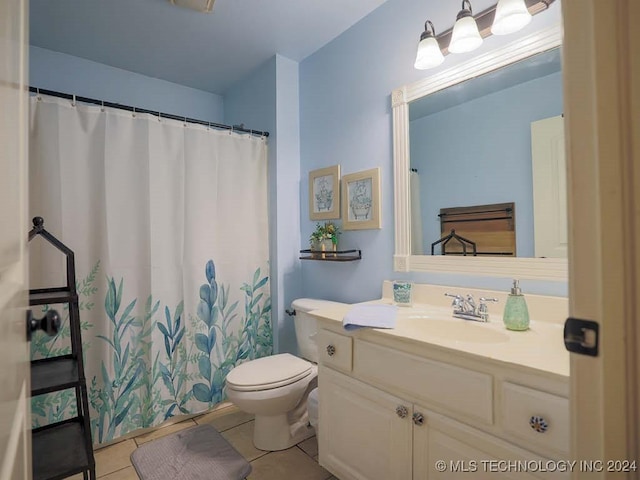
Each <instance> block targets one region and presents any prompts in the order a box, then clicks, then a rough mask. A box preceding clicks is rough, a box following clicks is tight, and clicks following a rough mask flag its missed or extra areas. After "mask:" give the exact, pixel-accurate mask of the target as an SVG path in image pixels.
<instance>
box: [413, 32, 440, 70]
mask: <svg viewBox="0 0 640 480" xmlns="http://www.w3.org/2000/svg"><path fill="white" fill-rule="evenodd" d="M442 62H444V55H442V51H441V50H440V45H439V44H438V41H437V40H436V30H435V28H434V27H433V23H431V22H430V21H429V20H427V21H426V22H424V32H422V35H420V43H418V53H417V54H416V62H415V63H414V65H413V66H414V67H415V68H417V69H418V70H426V69H427V68H433V67H437V66H438V65H440V64H441V63H442Z"/></svg>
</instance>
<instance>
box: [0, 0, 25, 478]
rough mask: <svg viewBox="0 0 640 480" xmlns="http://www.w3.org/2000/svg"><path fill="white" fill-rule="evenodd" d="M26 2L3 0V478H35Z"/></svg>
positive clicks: (0, 293) (0, 247) (0, 84)
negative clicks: (30, 404) (29, 338)
mask: <svg viewBox="0 0 640 480" xmlns="http://www.w3.org/2000/svg"><path fill="white" fill-rule="evenodd" d="M27 15H28V12H27V2H26V1H25V0H0V145H2V146H1V147H0V332H2V333H1V334H0V480H22V479H30V478H31V453H30V448H31V445H30V435H29V434H28V432H27V429H28V427H29V425H30V423H31V421H30V418H29V409H28V407H27V397H28V391H29V355H28V344H27V341H26V333H25V332H26V304H27V296H26V289H27V268H26V267H27V260H26V241H27V232H28V229H29V226H28V223H27V202H26V198H27V196H26V195H27V187H26V185H27V127H28V121H27V115H28V110H27V92H26V91H25V90H24V88H25V85H26V73H27V68H26V65H27V43H26V42H27Z"/></svg>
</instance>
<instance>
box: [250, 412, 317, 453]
mask: <svg viewBox="0 0 640 480" xmlns="http://www.w3.org/2000/svg"><path fill="white" fill-rule="evenodd" d="M306 419H307V417H306V415H305V420H306ZM315 433H316V432H315V430H314V428H313V427H311V426H310V425H309V423H308V421H300V422H296V423H294V424H293V425H292V424H290V421H289V417H288V415H287V414H286V413H285V414H282V415H270V416H266V415H256V417H255V424H254V429H253V444H254V446H255V447H256V448H258V449H260V450H266V451H269V452H274V451H277V450H286V449H287V448H290V447H293V446H294V445H296V444H297V443H300V442H302V441H303V440H306V439H307V438H311V437H313V436H314V435H315Z"/></svg>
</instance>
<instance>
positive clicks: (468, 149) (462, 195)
mask: <svg viewBox="0 0 640 480" xmlns="http://www.w3.org/2000/svg"><path fill="white" fill-rule="evenodd" d="M562 111H563V109H562V74H561V73H555V74H552V75H547V76H545V77H541V78H537V79H534V80H531V81H529V82H525V83H522V84H520V85H516V86H514V87H511V88H507V89H505V90H501V91H499V92H496V93H492V94H490V95H485V96H483V97H480V98H477V99H474V100H472V101H469V102H465V103H463V104H461V105H457V106H455V107H452V108H449V109H446V110H442V111H440V112H437V113H434V114H432V115H429V116H426V117H422V118H419V119H416V120H413V121H412V122H411V124H410V130H409V139H410V142H411V167H412V168H417V169H418V173H419V175H420V193H421V202H420V203H421V205H420V207H421V212H422V219H423V221H422V227H423V228H422V231H423V239H424V244H425V252H428V251H429V249H428V245H429V244H431V243H432V242H435V241H436V240H438V239H439V238H440V237H441V234H440V219H439V218H438V214H439V213H440V209H441V208H449V207H465V206H471V205H486V204H491V203H506V202H515V207H516V208H515V211H516V251H517V253H518V256H519V257H533V256H534V241H533V240H534V237H533V177H532V170H531V122H533V121H536V120H541V119H543V118H548V117H553V116H557V115H560V114H562ZM453 126H454V127H453ZM438 252H439V250H438Z"/></svg>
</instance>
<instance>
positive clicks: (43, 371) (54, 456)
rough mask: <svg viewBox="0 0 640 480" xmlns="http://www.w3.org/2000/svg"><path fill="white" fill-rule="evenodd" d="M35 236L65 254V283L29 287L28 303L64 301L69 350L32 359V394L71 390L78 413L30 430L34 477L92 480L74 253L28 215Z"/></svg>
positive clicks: (39, 220) (41, 222)
mask: <svg viewBox="0 0 640 480" xmlns="http://www.w3.org/2000/svg"><path fill="white" fill-rule="evenodd" d="M37 235H39V236H41V237H43V238H44V239H45V240H46V241H48V242H49V243H50V244H52V245H53V246H54V247H55V248H57V249H58V250H59V251H60V252H62V253H63V254H64V255H65V256H66V260H67V285H66V286H65V287H55V288H41V289H34V290H29V305H32V306H34V305H53V304H60V303H63V304H67V305H68V306H69V330H70V333H71V353H70V354H68V355H61V356H57V357H51V358H45V359H41V360H34V361H32V362H31V396H32V397H35V396H37V395H44V394H47V393H52V392H57V391H61V390H67V389H74V390H75V395H76V407H77V416H76V417H74V418H70V419H68V420H64V421H62V422H57V423H52V424H49V425H45V426H43V427H40V428H36V429H34V430H32V432H31V438H32V451H33V455H32V458H33V480H58V479H62V478H66V477H70V476H72V475H75V474H77V473H82V474H83V477H84V479H85V480H87V479H90V480H95V478H96V468H95V460H94V457H93V442H92V440H91V427H90V421H89V401H88V398H87V382H86V378H85V375H84V365H83V358H82V336H81V330H80V311H79V307H78V293H77V291H76V274H75V260H74V255H73V251H72V250H71V249H69V248H68V247H67V246H66V245H64V244H63V243H62V242H60V241H59V240H58V239H57V238H55V237H54V236H53V235H51V233H49V232H47V231H46V230H45V229H44V220H43V219H42V217H35V218H34V219H33V229H32V230H31V231H30V232H29V241H31V240H32V239H33V238H34V237H35V236H37Z"/></svg>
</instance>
